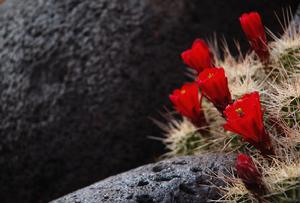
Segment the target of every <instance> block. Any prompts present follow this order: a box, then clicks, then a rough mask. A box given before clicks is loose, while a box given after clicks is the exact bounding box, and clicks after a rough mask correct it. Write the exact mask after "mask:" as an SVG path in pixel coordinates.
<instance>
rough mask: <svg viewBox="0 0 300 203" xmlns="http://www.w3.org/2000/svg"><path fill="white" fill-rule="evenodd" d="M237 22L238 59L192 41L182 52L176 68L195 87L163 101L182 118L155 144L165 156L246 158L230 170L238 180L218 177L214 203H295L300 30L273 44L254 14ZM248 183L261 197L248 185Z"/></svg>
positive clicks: (299, 157) (299, 172) (299, 156)
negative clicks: (246, 46) (243, 50)
mask: <svg viewBox="0 0 300 203" xmlns="http://www.w3.org/2000/svg"><path fill="white" fill-rule="evenodd" d="M240 22H241V25H242V28H243V30H244V32H245V34H246V37H247V38H248V41H249V43H250V46H251V48H252V52H250V53H248V54H246V55H245V56H242V55H241V56H239V57H238V58H235V57H233V56H232V55H231V54H230V53H229V51H228V48H227V47H225V48H224V50H225V53H224V54H223V55H224V58H223V59H220V58H218V56H219V55H222V54H218V51H217V49H212V48H211V47H210V48H209V46H207V45H206V44H205V42H204V41H203V40H199V39H198V40H196V41H195V42H194V45H193V47H192V49H190V50H187V51H185V52H183V55H182V59H183V61H184V63H185V64H187V65H188V66H190V68H192V69H195V70H196V72H197V74H198V75H195V74H196V72H194V74H192V78H193V79H195V81H196V82H197V84H198V86H197V87H196V86H195V83H193V84H194V85H193V87H194V90H193V92H194V93H192V94H186V91H182V89H181V91H180V90H175V91H174V93H173V95H172V96H171V101H172V102H173V104H174V106H175V109H176V110H177V112H178V113H180V114H181V115H182V116H183V117H184V118H183V120H182V121H178V120H177V119H174V118H172V119H171V120H170V122H169V124H167V125H162V128H163V129H164V131H165V139H164V140H163V142H164V144H165V145H166V147H167V148H168V149H169V150H170V151H169V152H168V153H167V156H178V155H195V154H200V153H207V152H216V151H219V152H220V151H221V152H228V153H231V152H239V153H246V154H247V155H245V157H248V158H247V160H253V161H251V164H250V161H248V164H244V163H240V165H238V166H239V167H237V168H236V170H235V172H237V174H238V175H239V177H236V173H235V172H234V173H233V174H232V177H228V176H227V177H221V176H220V174H218V175H219V178H220V179H222V180H223V181H225V182H227V183H228V184H227V186H226V187H224V188H220V189H221V191H223V192H224V193H223V194H224V196H223V197H222V198H221V199H220V202H258V203H260V202H278V203H289V202H295V203H296V201H297V200H298V199H299V190H298V187H299V182H300V29H299V30H296V29H292V31H291V30H287V31H286V32H285V34H284V35H283V36H282V37H281V38H277V37H274V35H273V37H274V39H275V40H274V41H273V42H267V38H266V34H265V31H264V27H263V24H262V21H261V18H260V16H259V14H258V13H250V14H244V15H243V16H242V17H241V18H240ZM195 88H196V89H197V88H198V91H197V90H195ZM187 95H189V96H187ZM245 160H246V159H245ZM253 166H255V167H253ZM256 167H257V169H255V170H254V168H256ZM239 170H240V171H239ZM233 171H234V170H233ZM241 171H242V172H241ZM251 174H252V176H251ZM257 174H259V176H258V175H257ZM249 175H250V176H251V177H252V178H251V180H250V179H249ZM255 177H256V179H255ZM258 177H259V178H258ZM252 180H253V181H254V182H253V181H252ZM255 180H256V181H255ZM258 180H259V181H258ZM255 184H256V185H259V186H261V188H263V190H264V191H263V192H262V191H258V190H257V188H255V187H252V186H253V185H255Z"/></svg>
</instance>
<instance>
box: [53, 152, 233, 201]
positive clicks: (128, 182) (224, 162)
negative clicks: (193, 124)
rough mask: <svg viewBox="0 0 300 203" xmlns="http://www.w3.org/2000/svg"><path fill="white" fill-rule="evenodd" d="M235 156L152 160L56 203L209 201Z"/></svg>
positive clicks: (214, 194)
mask: <svg viewBox="0 0 300 203" xmlns="http://www.w3.org/2000/svg"><path fill="white" fill-rule="evenodd" d="M233 163H234V159H233V156H224V155H216V154H213V155H207V156H200V157H196V156H191V157H179V158H173V159H170V160H164V161H161V162H158V163H155V164H149V165H145V166H142V167H139V168H137V169H134V170H131V171H128V172H125V173H122V174H120V175H116V176H113V177H110V178H107V179H105V180H103V181H100V182H98V183H95V184H93V185H91V186H89V187H86V188H84V189H81V190H78V191H76V192H74V193H71V194H69V195H67V196H65V197H62V198H60V199H58V200H55V201H53V202H52V203H75V202H81V203H99V202H107V203H108V202H114V203H115V202H116V203H117V202H119V203H126V202H128V203H170V202H177V203H205V202H208V201H209V200H217V199H218V198H219V197H220V194H219V193H218V190H217V188H216V187H215V186H222V185H224V183H223V181H222V180H221V179H218V178H215V177H214V175H213V174H214V173H215V174H226V173H227V171H229V170H230V167H231V166H232V165H233Z"/></svg>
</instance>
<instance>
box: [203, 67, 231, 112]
mask: <svg viewBox="0 0 300 203" xmlns="http://www.w3.org/2000/svg"><path fill="white" fill-rule="evenodd" d="M197 82H198V85H199V87H200V89H201V91H202V93H203V94H204V96H205V97H206V98H207V99H209V100H210V101H211V102H212V103H213V104H214V105H215V107H216V108H217V109H218V110H219V111H220V112H222V113H223V111H224V110H225V108H226V107H227V105H228V104H230V103H231V101H232V100H231V94H230V92H229V88H228V81H227V77H226V76H225V71H224V69H223V68H208V69H205V70H204V71H203V72H202V73H200V74H199V76H198V78H197Z"/></svg>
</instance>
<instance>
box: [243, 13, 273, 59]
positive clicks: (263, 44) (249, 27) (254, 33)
mask: <svg viewBox="0 0 300 203" xmlns="http://www.w3.org/2000/svg"><path fill="white" fill-rule="evenodd" d="M240 23H241V26H242V29H243V31H244V32H245V34H246V37H247V38H248V41H249V43H250V45H251V47H252V49H253V50H254V51H255V52H256V54H257V55H258V57H259V58H260V60H261V61H262V62H267V61H268V59H269V55H270V54H269V50H268V42H267V37H266V33H265V30H264V26H263V24H262V21H261V17H260V15H259V14H258V13H257V12H251V13H249V14H247V13H244V14H243V15H242V16H241V17H240Z"/></svg>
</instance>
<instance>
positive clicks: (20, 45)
mask: <svg viewBox="0 0 300 203" xmlns="http://www.w3.org/2000/svg"><path fill="white" fill-rule="evenodd" d="M289 4H292V8H294V7H296V6H295V4H297V1H294V0H287V1H282V0H277V1H272V4H270V3H269V1H267V0H257V1H251V2H250V1H249V2H246V3H245V2H244V1H240V0H230V1H211V0H209V1H199V0H176V1H174V0H165V1H161V0H122V1H120V0H89V1H87V0H22V1H16V0H6V2H5V3H4V4H3V5H1V8H2V10H1V13H0V64H1V66H0V183H1V187H0V199H1V202H30V203H32V202H46V201H47V200H50V199H53V198H55V197H58V196H61V195H63V194H66V193H68V192H70V191H73V190H75V189H78V188H81V187H83V186H85V185H89V184H91V183H93V182H95V181H97V180H100V179H103V178H105V177H107V176H109V175H112V174H116V173H119V172H121V171H125V170H128V169H130V168H133V167H136V166H138V165H141V164H144V163H149V162H151V161H152V160H153V159H154V157H155V156H157V154H160V153H162V150H163V146H162V145H161V144H160V143H159V142H155V141H153V140H151V139H148V136H158V135H159V134H160V130H159V129H158V127H156V126H155V125H154V124H153V123H152V122H151V121H150V120H149V117H157V116H158V113H157V111H158V110H160V109H161V107H162V106H163V105H165V104H167V102H168V98H167V95H168V94H169V93H170V92H171V91H172V89H173V88H175V87H178V86H179V85H181V84H182V82H183V80H184V76H183V71H184V65H183V64H182V62H181V61H180V58H179V53H180V52H181V51H182V50H184V49H186V48H187V47H189V46H190V44H191V42H192V41H193V40H194V39H195V38H196V37H207V36H211V35H212V33H213V32H217V33H219V34H220V35H222V34H224V35H225V37H226V38H227V39H231V38H232V37H233V38H237V39H243V38H244V36H243V33H242V32H241V30H240V26H239V23H238V20H237V19H238V16H239V15H240V14H241V13H242V12H244V11H248V10H256V9H258V10H260V11H261V12H263V14H264V16H263V17H264V19H265V23H266V24H267V26H268V27H270V28H271V29H272V28H274V30H275V31H276V30H278V27H279V24H277V23H274V22H276V21H275V20H274V17H273V18H272V17H271V16H273V10H274V9H277V10H281V7H282V6H286V5H289ZM2 6H3V7H2ZM274 24H276V26H273V25H274ZM230 42H232V41H230ZM242 44H243V47H248V45H247V43H246V42H245V40H244V41H242ZM145 146H146V147H145ZM141 184H143V183H141Z"/></svg>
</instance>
